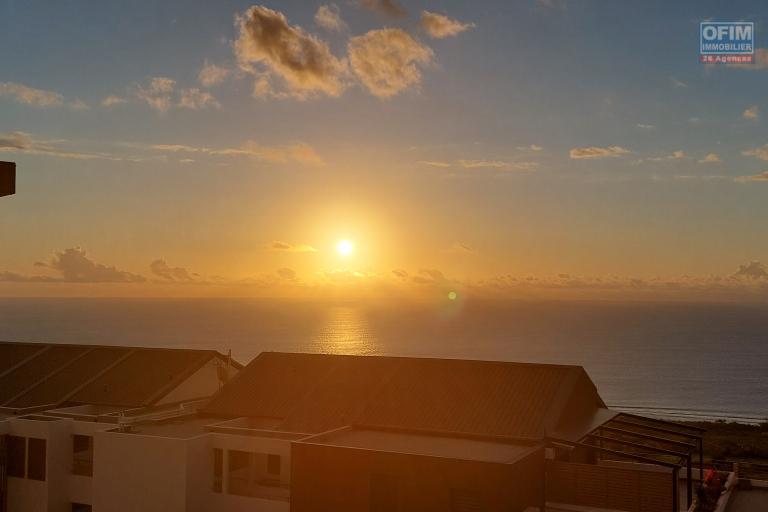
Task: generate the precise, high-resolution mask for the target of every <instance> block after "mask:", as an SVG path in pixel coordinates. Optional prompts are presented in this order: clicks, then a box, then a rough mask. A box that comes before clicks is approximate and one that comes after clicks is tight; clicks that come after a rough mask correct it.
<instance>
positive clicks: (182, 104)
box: [178, 87, 221, 110]
mask: <svg viewBox="0 0 768 512" xmlns="http://www.w3.org/2000/svg"><path fill="white" fill-rule="evenodd" d="M178 107H179V108H186V109H190V110H201V109H204V108H219V107H221V104H220V103H219V102H218V101H217V100H216V98H214V97H213V95H212V94H211V93H209V92H205V91H201V90H200V89H197V88H195V87H193V88H191V89H182V90H181V91H180V92H179V103H178Z"/></svg>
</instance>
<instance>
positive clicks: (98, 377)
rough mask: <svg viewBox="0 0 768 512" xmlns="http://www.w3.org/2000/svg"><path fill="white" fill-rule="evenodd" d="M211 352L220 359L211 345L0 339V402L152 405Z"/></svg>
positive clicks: (11, 405) (7, 404) (17, 406)
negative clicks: (116, 344) (203, 347)
mask: <svg viewBox="0 0 768 512" xmlns="http://www.w3.org/2000/svg"><path fill="white" fill-rule="evenodd" d="M6 356H7V357H8V360H10V361H11V363H8V362H7V361H6V359H5V358H6ZM214 357H216V358H219V359H222V360H224V358H225V357H224V356H223V355H221V354H220V353H218V352H216V351H213V350H186V349H159V348H144V347H113V346H102V345H64V344H61V345H59V344H42V343H8V342H0V361H2V364H0V406H2V407H6V408H13V409H21V408H28V407H40V406H44V405H60V404H64V403H67V404H70V403H88V404H97V405H114V406H127V407H140V406H143V405H152V404H154V403H155V402H157V401H158V400H160V399H161V398H162V397H163V396H165V395H166V394H167V393H169V392H170V391H171V390H172V389H173V388H175V387H176V386H177V385H178V384H180V383H181V382H182V381H183V380H184V379H185V378H187V377H188V376H190V375H191V374H192V373H194V372H195V371H197V370H198V369H199V368H200V367H202V366H203V365H204V364H205V363H206V362H208V361H210V360H211V358H214ZM233 365H234V366H235V367H237V368H239V367H240V365H239V364H238V363H236V362H233Z"/></svg>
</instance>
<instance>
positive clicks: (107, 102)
mask: <svg viewBox="0 0 768 512" xmlns="http://www.w3.org/2000/svg"><path fill="white" fill-rule="evenodd" d="M125 103H128V100H127V99H126V98H123V97H122V96H116V95H109V96H107V97H106V98H104V99H103V100H101V106H103V107H114V106H115V105H123V104H125Z"/></svg>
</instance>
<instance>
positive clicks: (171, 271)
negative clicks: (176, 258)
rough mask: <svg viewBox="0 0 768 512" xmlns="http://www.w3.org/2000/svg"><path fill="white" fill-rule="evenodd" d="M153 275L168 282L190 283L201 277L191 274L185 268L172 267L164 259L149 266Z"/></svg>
mask: <svg viewBox="0 0 768 512" xmlns="http://www.w3.org/2000/svg"><path fill="white" fill-rule="evenodd" d="M149 269H150V271H151V272H152V275H153V276H155V277H156V278H159V279H161V280H163V281H166V282H174V283H190V282H193V281H195V280H197V279H198V278H199V277H200V276H199V274H196V273H194V272H190V271H189V270H187V269H186V268H184V267H172V266H170V265H168V263H166V261H165V260H164V259H162V258H161V259H156V260H154V261H153V262H152V263H150V264H149Z"/></svg>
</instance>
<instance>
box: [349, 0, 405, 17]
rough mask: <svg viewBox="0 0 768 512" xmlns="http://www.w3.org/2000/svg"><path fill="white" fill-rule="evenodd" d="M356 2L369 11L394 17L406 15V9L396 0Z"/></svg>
mask: <svg viewBox="0 0 768 512" xmlns="http://www.w3.org/2000/svg"><path fill="white" fill-rule="evenodd" d="M358 4H359V5H360V6H361V7H364V8H365V9H368V10H369V11H374V12H378V13H380V14H386V15H387V16H392V17H394V18H403V17H405V16H407V15H408V11H406V10H405V7H403V6H402V5H401V4H400V2H398V1H397V0H358Z"/></svg>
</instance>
